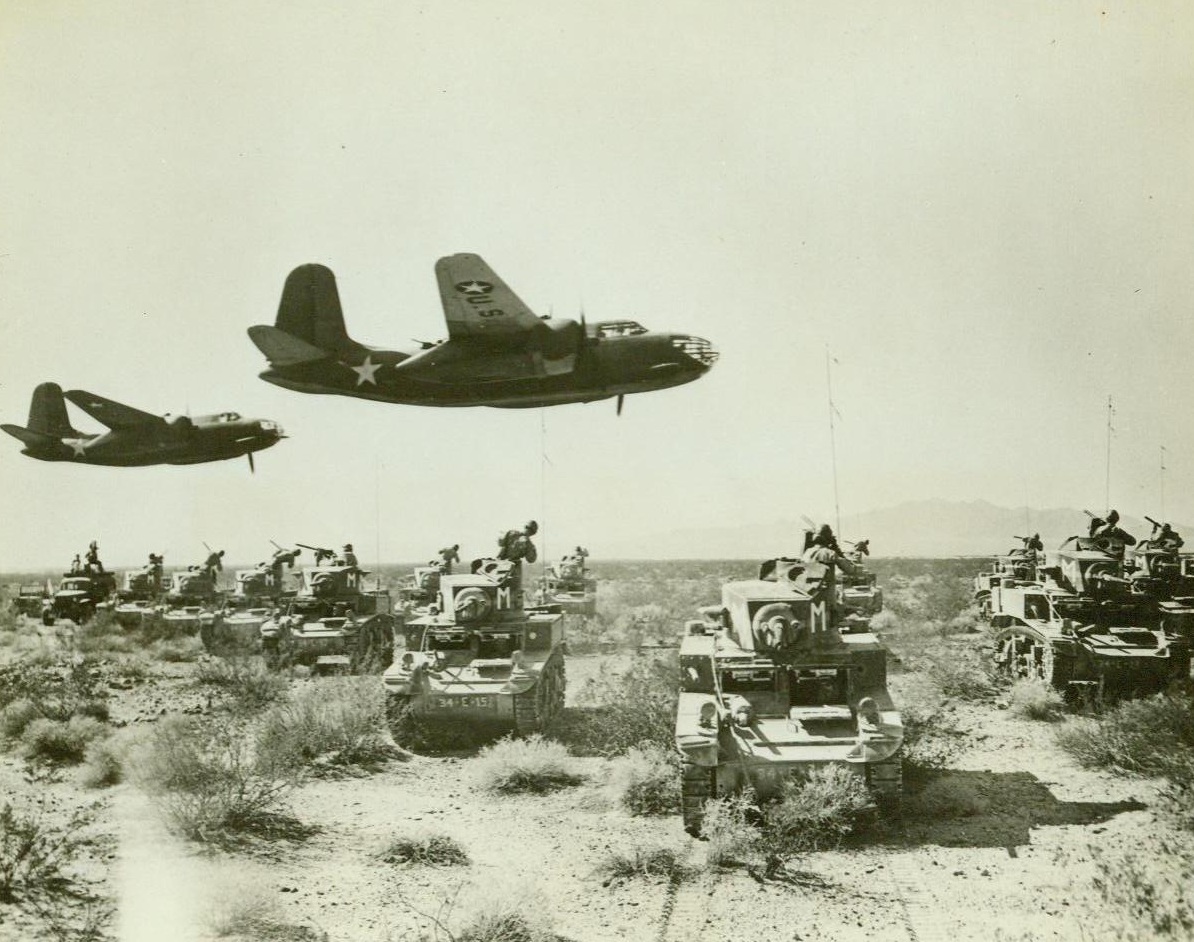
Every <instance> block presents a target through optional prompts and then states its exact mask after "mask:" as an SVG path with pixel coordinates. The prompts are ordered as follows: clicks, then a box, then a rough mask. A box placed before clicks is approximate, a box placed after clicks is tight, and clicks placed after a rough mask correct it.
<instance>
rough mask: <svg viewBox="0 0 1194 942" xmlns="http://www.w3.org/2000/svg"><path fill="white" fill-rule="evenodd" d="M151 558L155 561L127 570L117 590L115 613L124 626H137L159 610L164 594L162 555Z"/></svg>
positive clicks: (120, 623)
mask: <svg viewBox="0 0 1194 942" xmlns="http://www.w3.org/2000/svg"><path fill="white" fill-rule="evenodd" d="M151 558H152V559H154V560H155V561H154V562H150V563H147V564H146V565H144V566H142V567H141V568H140V569H132V570H129V571H127V572H125V574H124V579H123V583H122V586H121V588H119V589H117V590H116V604H115V608H114V609H113V614H114V615H115V617H116V621H117V623H118V624H119V625H120V626H121V627H122V628H137V627H139V626H140V625H141V624H142V622H143V621H144V620H145V618H146V617H152V616H153V615H154V614H155V613H156V611H157V608H158V604H159V602H160V598H161V594H162V567H161V563H160V561H158V560H160V557H151Z"/></svg>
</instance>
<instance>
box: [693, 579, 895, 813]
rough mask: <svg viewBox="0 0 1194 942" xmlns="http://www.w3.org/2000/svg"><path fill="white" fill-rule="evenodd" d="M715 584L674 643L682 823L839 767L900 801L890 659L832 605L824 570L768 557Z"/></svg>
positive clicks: (886, 798) (885, 798)
mask: <svg viewBox="0 0 1194 942" xmlns="http://www.w3.org/2000/svg"><path fill="white" fill-rule="evenodd" d="M759 576H760V577H759V578H758V579H755V580H748V581H742V582H730V583H727V584H725V585H724V586H722V598H721V605H719V606H712V607H710V608H706V609H703V610H702V612H701V615H702V617H701V619H700V620H698V621H691V622H689V623H688V626H687V629H686V633H685V635H684V637H683V639H682V640H681V642H680V699H679V705H678V707H677V713H676V747H677V749H678V751H679V753H680V759H681V775H682V788H683V812H684V825H685V828H686V829H687V830H689V831H690V832H691V833H693V834H697V833H699V831H700V826H701V822H702V820H703V817H704V803H705V801H707V800H708V799H710V798H714V797H718V796H721V795H726V794H731V793H734V792H737V791H740V790H742V789H744V788H746V787H747V786H750V787H752V788H754V789H755V791H756V793H757V794H758V795H759V796H760V797H761V798H764V799H765V798H768V797H770V796H773V795H775V794H777V793H778V791H779V790H780V788H781V786H782V783H783V782H784V780H785V779H787V778H789V777H790V776H791V775H793V774H798V773H799V772H800V770H802V769H808V768H812V767H814V766H817V765H824V764H827V763H834V764H841V765H843V766H845V767H847V768H850V769H852V770H854V771H855V772H857V774H859V775H862V776H864V777H865V778H866V781H867V782H868V783H869V785H870V786H871V788H872V790H873V791H874V792H875V794H876V797H877V798H878V799H879V801H880V802H881V803H882V804H883V805H885V806H886V807H889V808H896V807H898V804H899V798H900V790H901V782H902V776H901V770H900V764H901V759H900V754H899V753H900V747H901V745H902V744H903V736H904V732H903V724H902V721H901V719H900V714H899V712H898V711H897V710H896V708H895V705H894V703H893V702H892V699H891V696H890V694H889V693H888V691H887V651H886V649H885V648H884V647H883V645H882V644H881V643H880V642H879V639H878V638H877V637H876V636H875V635H874V634H872V633H871V632H869V631H866V630H858V626H856V625H855V624H854V623H852V622H851V620H850V619H849V616H848V613H845V614H844V613H843V612H842V610H841V609H840V608H839V607H838V604H837V602H836V599H835V598H834V595H833V592H832V588H831V585H830V582H831V580H830V578H829V576H830V573H829V572H828V571H827V569H826V567H824V566H822V565H819V564H816V563H810V564H808V565H806V564H804V563H802V562H801V561H799V560H795V559H788V558H780V559H773V560H768V561H767V562H765V563H763V565H762V566H761V567H760V571H759Z"/></svg>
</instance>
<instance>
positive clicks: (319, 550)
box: [279, 543, 336, 556]
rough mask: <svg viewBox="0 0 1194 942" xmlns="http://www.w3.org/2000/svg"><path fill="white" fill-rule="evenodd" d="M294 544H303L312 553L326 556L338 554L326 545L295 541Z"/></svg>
mask: <svg viewBox="0 0 1194 942" xmlns="http://www.w3.org/2000/svg"><path fill="white" fill-rule="evenodd" d="M294 545H295V546H301V547H302V548H303V549H309V550H310V551H311V552H312V553H320V554H321V555H325V556H335V555H336V551H335V550H330V549H328V548H327V547H325V546H309V545H307V544H306V543H295V544H294ZM279 548H280V547H279Z"/></svg>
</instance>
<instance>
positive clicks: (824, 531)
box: [813, 523, 833, 546]
mask: <svg viewBox="0 0 1194 942" xmlns="http://www.w3.org/2000/svg"><path fill="white" fill-rule="evenodd" d="M813 542H814V543H816V544H818V545H820V546H828V545H829V544H830V543H832V542H833V528H832V527H831V526H829V524H827V523H823V524H821V529H819V530H818V531H817V535H816V536H814V537H813Z"/></svg>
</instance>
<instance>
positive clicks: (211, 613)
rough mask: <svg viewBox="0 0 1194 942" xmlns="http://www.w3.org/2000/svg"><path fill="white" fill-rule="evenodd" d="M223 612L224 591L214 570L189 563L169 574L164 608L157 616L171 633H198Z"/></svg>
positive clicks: (208, 628) (215, 621) (216, 620)
mask: <svg viewBox="0 0 1194 942" xmlns="http://www.w3.org/2000/svg"><path fill="white" fill-rule="evenodd" d="M223 615H224V594H223V593H222V592H221V591H220V589H219V586H218V585H217V582H216V575H215V573H214V572H213V571H211V570H209V569H207V568H205V567H202V566H188V567H187V568H186V569H179V570H175V571H174V572H172V573H171V574H170V588H169V590H168V591H167V593H166V604H165V610H164V611H163V612H162V613H161V615H160V616H159V617H160V618H161V619H162V621H163V622H165V624H166V625H167V627H168V629H169V633H170V634H174V635H181V634H201V633H202V632H203V631H205V630H206V631H210V630H211V628H212V626H213V625H214V624H216V623H217V622H218V621H219V620H220V619H222V618H223Z"/></svg>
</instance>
